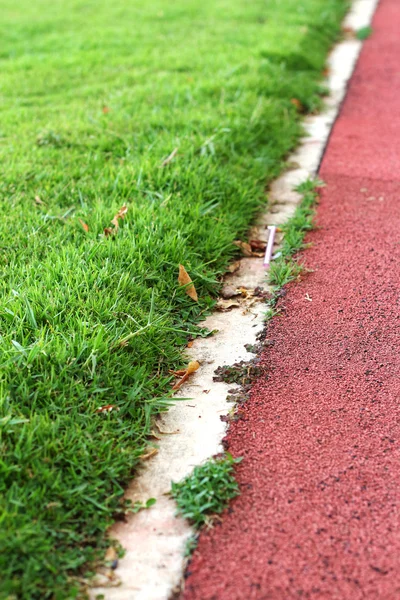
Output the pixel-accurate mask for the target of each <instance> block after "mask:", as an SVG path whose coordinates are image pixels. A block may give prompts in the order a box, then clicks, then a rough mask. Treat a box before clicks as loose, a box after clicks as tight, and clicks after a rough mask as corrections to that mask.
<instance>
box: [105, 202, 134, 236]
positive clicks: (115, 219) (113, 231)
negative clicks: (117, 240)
mask: <svg viewBox="0 0 400 600" xmlns="http://www.w3.org/2000/svg"><path fill="white" fill-rule="evenodd" d="M127 212H128V207H127V206H126V204H124V205H123V206H121V208H120V209H119V211H118V212H117V213H116V214H115V215H114V217H113V218H112V220H111V223H112V225H114V229H113V228H112V227H105V228H104V235H105V236H106V237H108V236H109V235H115V234H116V233H117V231H118V229H119V222H118V221H119V219H125V216H126V213H127Z"/></svg>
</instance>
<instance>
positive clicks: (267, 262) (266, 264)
mask: <svg viewBox="0 0 400 600" xmlns="http://www.w3.org/2000/svg"><path fill="white" fill-rule="evenodd" d="M268 231H269V236H268V244H267V247H266V249H265V256H264V267H265V268H266V269H268V267H269V265H270V262H271V257H272V250H273V247H274V240H275V233H276V226H275V225H269V226H268Z"/></svg>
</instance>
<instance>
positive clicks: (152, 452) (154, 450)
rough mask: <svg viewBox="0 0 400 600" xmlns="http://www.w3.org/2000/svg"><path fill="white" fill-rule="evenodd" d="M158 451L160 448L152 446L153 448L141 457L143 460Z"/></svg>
mask: <svg viewBox="0 0 400 600" xmlns="http://www.w3.org/2000/svg"><path fill="white" fill-rule="evenodd" d="M157 453H158V449H157V448H151V450H149V451H148V452H146V453H145V454H142V456H140V458H141V459H142V460H147V459H148V458H151V457H152V456H154V455H155V454H157Z"/></svg>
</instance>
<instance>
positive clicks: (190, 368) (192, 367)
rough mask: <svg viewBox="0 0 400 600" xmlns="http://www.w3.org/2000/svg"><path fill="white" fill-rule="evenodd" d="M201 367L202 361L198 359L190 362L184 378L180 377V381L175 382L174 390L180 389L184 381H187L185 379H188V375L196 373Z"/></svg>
mask: <svg viewBox="0 0 400 600" xmlns="http://www.w3.org/2000/svg"><path fill="white" fill-rule="evenodd" d="M199 368H200V363H199V362H198V361H197V360H191V361H190V363H189V364H188V366H187V368H186V371H185V374H184V375H183V377H182V379H180V380H179V381H177V382H176V383H175V385H174V386H173V387H172V389H173V390H178V389H179V388H180V387H181V385H182V384H183V383H185V381H186V380H187V379H188V377H189V376H190V375H191V374H192V373H194V372H195V371H197V369H199Z"/></svg>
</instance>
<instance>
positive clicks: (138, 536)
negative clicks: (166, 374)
mask: <svg viewBox="0 0 400 600" xmlns="http://www.w3.org/2000/svg"><path fill="white" fill-rule="evenodd" d="M377 4H378V0H356V1H355V2H354V4H353V7H352V9H351V11H350V13H349V14H348V16H347V17H346V19H345V22H344V25H345V26H346V27H350V28H352V29H355V30H357V29H359V28H361V27H364V26H366V25H368V24H369V23H370V21H371V18H372V15H373V14H374V11H375V8H376V6H377ZM361 46H362V43H361V42H360V41H358V40H350V41H344V42H342V43H340V44H338V45H337V46H336V48H335V49H334V50H333V52H332V53H331V55H330V58H329V66H330V75H329V78H328V82H327V84H328V87H329V89H330V96H329V98H328V99H327V103H326V110H324V111H323V112H322V113H321V114H320V115H316V116H312V117H307V118H306V119H305V130H306V132H307V137H305V138H304V139H303V140H302V143H301V145H300V147H299V148H298V149H297V150H296V152H295V153H294V154H293V155H292V156H291V157H290V158H289V160H290V162H293V163H298V167H296V169H294V170H291V171H288V172H287V173H284V174H283V175H282V176H281V177H279V179H277V180H276V181H274V182H273V184H272V185H271V188H270V194H269V199H270V201H271V202H272V203H275V204H273V205H272V207H271V209H270V211H269V212H266V213H265V214H264V215H262V216H261V217H260V219H259V222H258V223H257V225H256V228H255V229H258V231H259V233H260V230H261V234H265V229H266V227H267V226H268V224H269V223H271V222H273V223H276V224H277V225H280V224H283V223H284V222H285V221H286V220H287V218H288V217H290V216H291V215H292V214H293V212H294V210H295V208H296V205H297V203H298V202H299V200H300V199H301V196H300V194H299V193H297V192H295V191H293V189H294V187H295V186H297V185H298V184H300V183H302V182H304V181H305V180H306V179H308V178H310V177H314V176H315V174H316V173H317V171H318V167H319V164H320V161H321V158H322V155H323V152H324V149H325V146H326V143H327V140H328V137H329V134H330V131H331V128H332V125H333V123H334V120H335V118H336V115H337V113H338V111H339V109H340V104H341V102H342V100H343V98H344V95H345V93H346V86H347V82H348V80H349V78H350V76H351V74H352V72H353V68H354V65H355V63H356V60H357V57H358V54H359V52H360V49H361ZM280 235H281V234H277V235H276V237H277V238H278V237H279V236H280ZM255 239H258V238H255ZM262 267H263V259H256V258H254V259H253V258H245V259H243V260H242V261H241V267H240V269H239V271H238V273H236V274H232V275H229V276H228V277H227V278H226V283H225V288H224V289H225V293H226V294H229V293H232V292H234V290H235V289H236V288H237V287H247V288H248V289H254V288H255V287H257V286H263V287H264V288H265V287H266V286H265V270H264V269H263V268H262ZM264 311H265V305H264V304H262V303H256V304H254V305H250V306H249V305H248V304H246V301H242V307H241V308H237V309H234V310H232V311H231V312H225V313H215V314H213V315H212V316H211V317H209V318H208V319H207V320H206V322H205V326H206V327H208V328H209V329H211V330H212V329H217V330H218V333H217V334H216V335H214V336H213V337H212V338H208V339H202V338H200V339H197V340H195V342H194V344H193V347H192V348H190V350H189V351H188V354H189V357H190V359H193V360H198V361H199V362H200V363H201V368H200V369H199V370H198V371H197V372H196V373H195V374H194V375H193V379H192V380H191V381H190V383H189V385H185V387H184V389H183V390H182V391H181V392H180V394H179V395H180V397H181V398H184V397H186V398H187V397H190V398H191V399H190V401H189V402H188V401H181V402H177V403H176V405H175V406H173V408H171V410H170V411H169V412H168V413H166V414H165V416H164V417H163V422H162V429H163V430H164V431H176V430H177V429H179V432H180V433H179V434H177V435H165V436H163V438H162V440H161V441H160V443H159V452H158V454H157V455H156V456H155V457H154V458H152V459H151V460H149V462H148V464H147V465H146V468H144V469H143V471H142V472H141V473H140V474H139V475H138V476H137V477H136V478H135V480H134V481H133V482H132V485H131V486H130V487H129V489H128V491H127V497H128V498H130V499H131V500H132V501H133V502H135V501H136V500H140V501H145V500H147V499H148V498H157V503H156V504H155V505H154V506H153V507H152V508H150V509H148V510H145V511H142V512H140V513H138V514H137V515H132V516H131V517H130V518H129V519H128V522H127V523H117V524H116V525H114V526H113V527H112V529H111V531H110V535H111V536H112V537H114V538H117V539H118V540H119V541H120V542H121V544H122V545H123V546H124V548H125V549H126V554H125V556H124V558H123V559H122V560H120V564H119V567H118V569H117V571H116V574H117V578H119V580H120V583H121V585H120V586H119V587H110V585H115V583H118V582H117V581H114V582H109V585H107V586H104V587H96V588H93V589H92V590H91V592H90V596H91V598H92V600H94V599H95V598H96V596H97V595H98V594H103V595H104V597H105V598H106V600H167V599H168V598H169V596H170V595H171V594H172V593H173V591H174V590H176V589H178V588H179V585H180V580H181V576H182V574H183V570H184V566H185V559H184V557H183V552H184V548H185V544H186V541H187V540H188V538H189V537H190V535H191V534H192V529H191V528H190V526H189V525H188V523H187V522H186V521H184V520H183V519H181V518H178V517H176V516H175V513H176V506H175V503H174V501H173V500H172V499H171V498H170V497H169V496H168V495H166V494H167V493H168V492H169V490H170V485H171V480H175V481H178V480H180V479H182V478H183V477H185V476H186V475H188V474H189V473H190V472H191V471H192V470H193V467H194V466H196V465H198V464H200V463H201V462H203V461H204V460H206V459H208V458H210V457H211V456H213V455H214V454H217V453H218V452H220V451H221V450H222V445H221V442H222V439H223V437H224V435H225V431H226V426H225V424H224V423H222V422H221V420H220V416H221V415H223V414H227V413H228V412H229V410H230V408H231V407H232V405H231V404H230V403H229V402H228V401H227V395H228V389H229V388H233V387H235V386H234V385H232V384H231V385H227V384H225V383H221V382H214V381H213V375H214V371H215V369H216V368H217V367H219V366H223V365H231V364H233V363H235V362H238V361H241V360H248V359H249V354H248V352H247V351H246V350H245V348H244V344H254V343H255V341H256V336H257V334H258V333H259V332H260V331H262V329H263V313H264ZM104 581H107V579H106V578H105V579H104ZM103 585H104V584H103Z"/></svg>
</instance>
